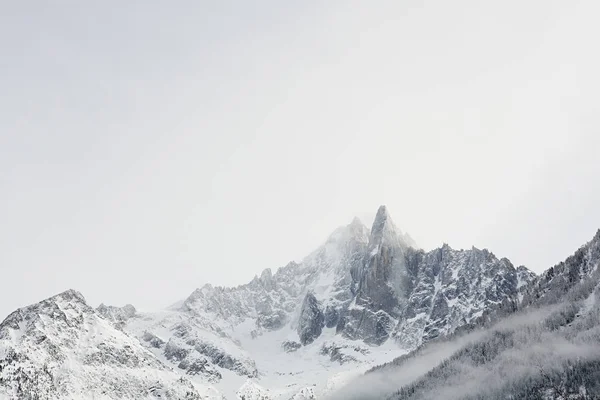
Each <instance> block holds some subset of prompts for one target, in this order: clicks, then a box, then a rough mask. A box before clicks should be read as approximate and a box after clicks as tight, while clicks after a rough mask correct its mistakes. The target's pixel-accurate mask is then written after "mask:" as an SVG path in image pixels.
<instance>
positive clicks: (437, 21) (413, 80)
mask: <svg viewBox="0 0 600 400" xmlns="http://www.w3.org/2000/svg"><path fill="white" fill-rule="evenodd" d="M598 15H600V2H598V1H597V0H589V1H574V0H569V1H566V0H565V1H549V0H539V1H521V0H519V1H501V2H500V1H486V2H483V1H479V0H473V1H452V2H450V1H446V0H439V1H413V0H404V1H376V2H371V1H360V2H359V1H347V0H344V1H319V2H316V1H287V2H284V1H252V2H251V1H236V2H231V1H212V2H206V1H179V2H177V1H175V2H166V1H99V2H98V1H55V2H48V1H39V2H33V1H12V2H10V1H5V2H4V3H3V4H2V12H1V13H0V52H1V53H0V93H1V95H0V287H1V289H0V314H2V316H0V319H2V317H3V316H4V315H6V314H8V313H9V312H11V311H13V310H14V309H15V308H17V307H20V306H24V305H27V304H30V303H33V302H36V301H39V300H41V299H43V298H45V297H48V296H50V295H53V294H55V293H58V292H60V291H63V290H65V289H68V288H75V289H77V290H79V291H81V292H82V293H83V294H84V295H85V296H86V297H87V299H88V300H89V301H90V302H91V304H92V305H94V306H96V305H98V304H99V303H100V302H106V303H109V304H115V305H123V304H125V303H132V304H134V305H136V306H137V307H139V308H142V309H149V308H158V307H163V306H167V305H169V304H171V303H174V302H175V301H177V300H179V299H181V298H184V297H186V296H187V295H188V294H189V293H191V291H192V290H193V289H195V288H196V287H199V286H202V285H203V284H205V283H207V282H210V283H212V284H220V285H235V284H241V283H244V282H246V281H248V280H250V279H251V278H252V277H253V276H254V275H255V274H257V273H260V271H261V270H263V269H264V268H267V267H270V268H273V269H276V268H277V267H280V266H283V265H285V264H286V263H287V262H288V261H290V260H292V259H296V260H298V259H300V258H302V257H303V256H304V255H306V254H308V253H309V252H310V251H311V250H313V249H314V248H316V247H317V246H318V245H319V244H320V243H321V242H322V241H324V240H325V238H326V237H327V236H328V234H329V233H330V232H331V231H333V230H334V229H335V228H336V227H338V226H340V225H344V224H347V223H349V222H350V221H351V220H352V218H353V216H355V215H358V216H361V217H365V216H369V215H374V213H375V211H376V210H377V207H378V206H379V205H380V204H386V205H387V206H388V208H389V209H390V212H391V213H392V216H393V218H394V220H395V222H396V224H397V225H398V226H399V227H400V228H401V229H402V230H404V231H407V232H409V233H410V234H411V235H412V236H413V237H414V239H415V240H416V241H417V242H418V243H419V244H420V245H421V246H422V247H424V248H425V249H432V248H434V247H437V246H439V245H441V244H442V243H444V242H447V243H449V244H450V245H451V246H452V247H455V248H470V247H471V246H472V245H475V246H477V247H480V248H483V247H487V248H489V249H490V250H491V251H493V252H494V253H495V254H496V255H498V256H502V257H508V258H510V259H511V260H512V261H513V263H515V264H517V265H519V264H525V265H526V266H528V267H530V268H531V269H533V270H534V271H536V272H540V271H542V270H544V269H546V268H548V267H550V266H551V265H553V264H554V263H556V262H558V261H560V260H562V259H564V258H565V257H566V256H568V255H570V254H571V253H572V252H573V251H574V250H576V249H577V248H578V247H579V246H580V245H582V244H583V243H584V242H586V241H588V240H590V239H591V238H592V236H593V235H594V233H595V232H596V230H597V229H598V228H600V207H599V205H600V157H599V154H600V152H599V149H600V120H599V119H600V103H599V97H598V96H599V94H600V74H599V72H598V71H600V53H599V52H598V38H600V24H598ZM365 219H366V218H365ZM371 222H372V221H365V223H367V224H370V223H371Z"/></svg>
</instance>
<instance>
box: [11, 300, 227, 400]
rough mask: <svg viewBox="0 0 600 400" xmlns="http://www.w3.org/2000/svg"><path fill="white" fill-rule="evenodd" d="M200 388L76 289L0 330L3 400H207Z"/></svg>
mask: <svg viewBox="0 0 600 400" xmlns="http://www.w3.org/2000/svg"><path fill="white" fill-rule="evenodd" d="M220 397H221V396H220V395H219V394H218V392H217V391H216V390H215V389H212V388H210V387H208V386H204V385H198V384H193V383H192V382H191V381H190V380H188V379H186V378H185V377H184V376H183V375H181V374H178V373H176V372H175V371H173V370H172V369H171V368H169V367H167V366H166V365H164V364H163V363H161V362H160V361H159V360H157V359H156V357H154V356H153V355H152V353H150V352H149V351H147V350H146V349H145V348H144V347H143V346H142V345H141V344H140V342H139V341H138V340H136V339H135V338H133V337H131V336H129V335H127V334H125V333H123V332H121V331H119V330H118V329H115V327H114V326H113V324H112V323H111V322H109V321H107V320H105V319H104V318H102V317H101V316H100V315H99V314H98V313H97V312H95V311H94V309H93V308H92V307H90V306H89V305H88V304H87V303H86V302H85V299H84V298H83V296H82V295H81V294H80V293H78V292H76V291H74V290H69V291H66V292H64V293H61V294H59V295H56V296H54V297H51V298H49V299H46V300H44V301H42V302H40V303H38V304H35V305H32V306H29V307H25V308H22V309H19V310H17V311H15V312H14V313H12V314H11V315H9V316H8V318H6V319H5V320H4V322H3V323H2V324H0V399H48V400H51V399H115V398H129V399H134V398H135V399H190V400H192V399H204V398H220Z"/></svg>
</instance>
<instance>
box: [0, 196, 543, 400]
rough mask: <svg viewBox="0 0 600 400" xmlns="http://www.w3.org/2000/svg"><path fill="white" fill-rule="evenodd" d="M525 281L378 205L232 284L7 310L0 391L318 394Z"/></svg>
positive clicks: (525, 285) (518, 292)
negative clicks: (421, 238)
mask: <svg viewBox="0 0 600 400" xmlns="http://www.w3.org/2000/svg"><path fill="white" fill-rule="evenodd" d="M536 282H541V281H540V278H537V277H535V275H534V274H533V273H531V272H530V271H528V270H527V269H526V268H524V267H519V268H515V267H514V266H513V265H512V264H511V263H510V261H508V260H507V259H505V258H502V259H498V258H497V257H496V256H495V255H494V254H493V253H491V252H489V251H487V250H479V249H476V248H472V249H469V250H454V249H452V248H450V247H449V246H448V245H443V246H442V247H441V248H438V249H434V250H431V251H424V250H421V249H418V248H417V246H416V245H415V243H414V241H412V239H411V238H410V236H409V235H408V234H406V233H404V232H402V231H401V230H400V229H398V227H397V226H396V225H395V224H394V222H393V221H392V219H391V216H390V215H389V212H388V210H387V208H386V207H385V206H382V207H380V208H379V210H378V212H377V215H376V217H375V220H374V222H373V224H372V227H371V229H369V228H367V227H366V226H365V225H364V224H363V223H362V222H361V221H360V220H358V219H356V218H355V219H354V220H353V221H352V222H351V223H350V224H349V225H347V226H343V227H341V228H338V229H337V230H335V231H334V232H333V233H332V234H331V235H330V236H329V238H328V239H327V240H326V241H325V243H324V244H323V245H322V246H320V247H319V248H318V249H316V250H315V251H314V252H312V253H311V254H309V255H308V256H307V257H305V258H304V259H303V260H302V261H301V262H298V263H296V262H291V263H289V264H288V265H286V266H284V267H282V268H279V269H278V270H277V271H276V272H275V273H273V272H272V271H271V270H270V269H265V270H264V271H263V272H262V273H261V274H260V276H256V277H255V278H254V279H253V280H252V281H251V282H249V283H247V284H245V285H241V286H238V287H234V288H223V287H213V286H211V285H204V286H203V287H201V288H199V289H197V290H195V291H194V292H193V293H192V294H190V295H189V296H188V297H187V298H185V300H184V301H182V302H179V303H178V305H177V306H175V307H171V308H169V309H165V310H159V311H156V312H139V311H137V310H136V309H135V307H133V306H131V305H127V306H125V307H114V306H106V305H101V306H100V307H98V308H97V309H95V310H94V309H92V308H91V307H89V306H88V305H87V304H86V303H85V301H84V300H83V298H82V297H81V295H79V294H78V293H76V292H66V293H64V294H61V295H59V296H56V297H54V298H51V299H48V300H45V301H43V302H41V303H39V304H37V305H33V306H30V307H27V308H25V309H21V310H18V311H17V312H16V313H14V314H12V315H11V316H9V318H8V319H7V320H5V322H4V323H3V324H2V325H1V326H0V327H1V328H0V399H2V393H5V394H4V395H5V396H8V398H11V399H12V398H24V397H18V396H17V395H16V394H15V393H16V392H15V391H16V390H19V389H18V388H19V387H21V388H23V387H29V388H30V389H28V390H30V392H31V393H34V392H36V390H38V389H39V390H44V392H43V393H46V392H47V393H49V394H48V396H49V397H48V398H51V399H52V398H87V397H77V396H82V395H80V393H87V392H89V393H93V396H95V397H94V398H110V399H113V398H136V399H137V398H153V397H152V396H155V397H156V396H157V395H155V394H153V393H155V392H156V393H160V395H161V396H162V398H169V396H171V398H185V397H177V396H183V395H182V394H181V393H184V391H186V390H189V391H190V393H191V394H189V396H211V395H216V394H215V393H216V391H215V390H218V391H219V394H218V395H224V396H225V397H226V398H228V399H229V398H230V399H235V398H245V399H255V398H256V399H258V398H270V399H286V400H287V399H290V398H294V399H308V398H316V397H322V396H323V395H324V394H326V393H329V392H332V391H334V390H335V389H336V388H337V387H339V386H340V385H342V384H344V383H345V382H346V381H347V380H348V379H351V378H352V377H353V376H356V375H357V374H360V373H361V372H364V371H365V370H367V369H368V368H370V367H372V366H374V365H377V364H381V363H384V362H387V361H390V360H392V359H394V358H395V357H397V356H399V355H401V354H404V353H406V352H408V351H411V350H413V349H415V348H417V347H418V346H420V345H421V344H423V343H426V342H428V341H431V340H433V339H436V338H438V337H440V336H445V335H449V334H453V333H454V332H457V331H460V330H462V329H470V328H471V327H473V326H477V325H480V324H484V323H488V322H489V321H492V320H494V319H495V318H497V317H500V316H502V315H505V314H507V313H510V312H513V311H515V310H517V309H518V307H519V302H520V301H521V299H525V300H523V301H529V300H527V299H530V298H531V296H532V295H531V293H530V290H531V289H530V288H531V287H532V285H535V284H539V285H541V284H542V283H536ZM65 310H72V311H68V312H67V311H65ZM61 313H62V314H61ZM63 314H65V315H67V316H68V317H69V318H67V317H63V316H62V315H63ZM19 318H20V319H19ZM15 321H20V322H15ZM23 321H25V322H23ZM50 326H51V327H52V329H50V328H49V327H50ZM24 332H26V334H25V333H24ZM40 332H41V333H40ZM89 332H92V334H90V333H89ZM94 332H102V334H95V333H94ZM64 335H69V336H68V337H66V338H65V337H64ZM39 337H45V338H46V339H44V340H41V339H39ZM38 341H39V343H38ZM51 344H54V346H55V347H52V346H50V345H51ZM48 346H50V347H48ZM56 347H57V348H58V350H57V349H56ZM94 349H99V350H94ZM91 351H95V352H96V353H98V355H96V356H95V358H94V363H91V364H90V359H89V358H88V353H89V352H91ZM38 353H39V354H38ZM13 354H19V356H17V357H16V356H14V355H13ZM94 354H95V353H94ZM114 354H118V356H112V355H114ZM15 357H16V358H15ZM10 360H12V361H10ZM141 360H143V361H141ZM47 366H48V367H51V368H52V379H50V377H47V378H43V377H44V376H45V375H44V374H45V373H46V372H45V368H48V367H47ZM24 370H28V371H29V370H30V371H34V372H31V373H26V374H24V373H23V371H24ZM111 371H112V372H111ZM57 376H60V377H63V376H64V378H60V379H57V378H56V377H57ZM107 376H108V378H107ZM32 377H35V378H32ZM31 379H38V380H39V379H42V381H43V382H45V383H36V384H35V385H38V386H31V385H33V384H32V383H31V382H30V381H31ZM44 379H45V381H44ZM155 381H156V382H155ZM148 382H150V383H151V385H152V386H147V384H148ZM152 382H153V383H152ZM39 385H45V386H39ZM112 387H116V388H118V389H114V390H113V389H111V388H112ZM31 388H34V389H31ZM42 388H43V389H42ZM151 388H153V389H151ZM163 389H164V390H163ZM161 390H162V392H161ZM168 390H170V391H171V392H168ZM134 393H143V394H142V395H138V394H134ZM218 395H217V396H218ZM10 396H13V397H10ZM14 396H17V397H14ZM52 396H54V397H52ZM69 396H70V397H69ZM101 396H104V397H101ZM136 396H137V397H136ZM144 396H146V397H144ZM88 397H89V396H88ZM31 398H35V397H31ZM191 398H194V397H191Z"/></svg>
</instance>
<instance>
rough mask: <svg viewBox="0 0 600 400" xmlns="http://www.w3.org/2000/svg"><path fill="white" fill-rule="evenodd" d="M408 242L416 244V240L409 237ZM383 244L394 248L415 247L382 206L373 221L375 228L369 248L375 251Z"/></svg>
mask: <svg viewBox="0 0 600 400" xmlns="http://www.w3.org/2000/svg"><path fill="white" fill-rule="evenodd" d="M407 238H408V240H409V241H410V242H412V243H411V244H414V240H412V238H410V236H407ZM382 244H386V245H388V246H392V247H402V248H407V247H414V246H411V244H409V243H407V241H406V240H405V235H404V234H403V233H402V231H401V230H400V229H398V227H397V226H396V224H394V221H393V220H392V217H391V216H390V213H389V211H388V208H387V207H386V206H385V205H382V206H380V207H379V209H378V210H377V214H376V215H375V220H374V221H373V227H372V228H371V235H370V237H369V247H370V248H371V249H375V248H376V247H378V246H381V245H382Z"/></svg>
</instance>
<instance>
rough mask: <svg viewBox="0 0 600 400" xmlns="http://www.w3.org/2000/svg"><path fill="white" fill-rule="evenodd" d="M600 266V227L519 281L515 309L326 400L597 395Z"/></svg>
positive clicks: (576, 398) (577, 398) (546, 399)
mask: <svg viewBox="0 0 600 400" xmlns="http://www.w3.org/2000/svg"><path fill="white" fill-rule="evenodd" d="M599 266H600V231H598V232H597V233H596V235H595V236H594V238H593V239H592V240H591V241H590V242H588V243H586V244H585V245H584V246H582V247H581V248H580V249H578V250H577V251H576V252H575V253H574V254H573V255H572V256H571V257H569V258H567V259H566V260H565V261H564V262H561V263H559V264H557V265H555V266H554V267H552V268H550V269H548V270H547V271H546V272H544V273H543V274H542V275H540V276H539V277H536V278H534V279H533V280H531V281H530V282H529V284H526V285H524V286H522V287H521V289H522V290H521V293H520V295H522V301H521V302H520V303H519V307H518V310H516V311H515V312H514V313H511V314H509V315H506V316H505V317H503V318H500V319H498V320H496V321H492V323H491V324H487V323H486V324H484V325H479V326H476V327H472V328H473V329H469V330H466V331H465V332H462V333H460V334H458V333H455V334H454V335H451V336H448V337H446V338H440V339H438V340H434V341H430V342H428V343H427V344H425V345H423V346H421V347H419V348H418V349H417V350H415V351H413V352H411V353H409V354H406V355H403V356H401V357H399V358H397V359H396V360H394V361H393V362H391V363H387V364H384V365H381V366H378V367H376V368H374V369H372V370H370V371H368V373H366V374H365V375H363V376H361V377H359V378H358V379H355V380H353V382H352V383H350V384H349V385H347V386H345V387H343V388H342V389H340V390H339V391H336V392H335V393H332V394H331V395H330V396H328V400H338V399H339V400H342V399H343V400H352V399H356V400H359V399H360V400H371V399H373V400H375V399H381V398H385V399H390V400H416V399H419V400H422V399H432V400H433V399H441V398H443V399H445V400H466V399H486V400H487V399H491V400H495V399H497V400H501V399H540V400H550V399H561V400H566V399H571V400H588V399H600V268H599ZM519 273H520V274H521V275H522V274H524V273H525V271H519Z"/></svg>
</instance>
